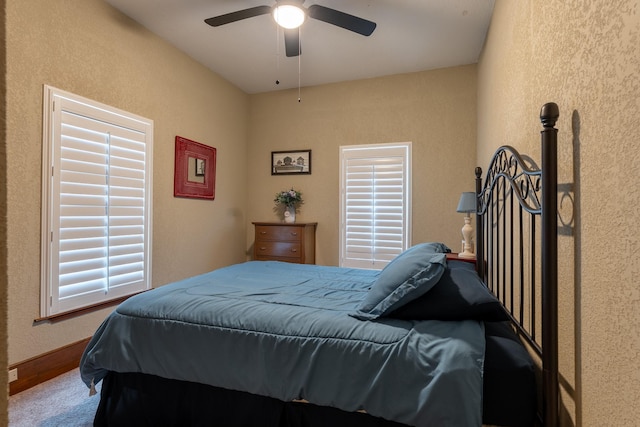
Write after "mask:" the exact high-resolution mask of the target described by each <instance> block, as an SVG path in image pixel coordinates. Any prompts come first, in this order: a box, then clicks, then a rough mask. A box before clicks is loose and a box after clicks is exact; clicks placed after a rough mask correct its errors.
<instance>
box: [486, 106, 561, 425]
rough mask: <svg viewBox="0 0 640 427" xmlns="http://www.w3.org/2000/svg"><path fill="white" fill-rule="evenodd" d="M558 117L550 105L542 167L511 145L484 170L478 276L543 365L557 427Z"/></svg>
mask: <svg viewBox="0 0 640 427" xmlns="http://www.w3.org/2000/svg"><path fill="white" fill-rule="evenodd" d="M558 117H559V110H558V106H557V105H556V104H555V103H548V104H545V105H544V106H543V107H542V110H541V112H540V120H541V122H542V125H543V130H542V131H541V138H542V160H541V166H540V167H537V166H536V165H535V164H534V162H533V161H532V160H531V159H529V158H528V157H526V156H522V155H521V154H520V153H518V151H517V150H516V149H515V148H513V147H510V146H503V147H500V148H499V149H498V150H497V151H496V153H495V154H494V156H493V158H492V159H491V163H490V164H489V168H488V170H487V173H486V178H485V180H484V183H483V181H482V177H481V175H482V169H481V168H476V194H477V198H478V209H477V212H478V214H477V216H476V232H477V237H476V242H477V248H476V254H477V268H478V273H479V275H480V277H482V278H483V279H484V281H485V283H486V284H487V287H489V289H490V290H491V291H492V292H493V293H494V294H495V295H496V297H498V299H500V301H501V302H502V304H503V305H504V307H505V309H506V310H507V312H508V313H509V315H510V317H511V319H512V321H513V324H514V325H515V327H516V329H517V330H518V332H519V334H520V335H521V336H522V337H523V338H524V339H525V340H526V341H527V343H528V344H529V345H530V346H531V348H532V349H533V350H534V351H535V352H536V353H537V354H538V356H539V357H540V359H541V361H542V395H543V405H542V409H543V411H542V412H543V415H542V418H543V420H544V425H545V426H551V427H553V426H556V425H557V423H558V314H557V306H558V303H557V284H558V264H557V260H558V248H557V247H558V244H557V242H558V237H557V208H558V207H557V182H558V172H557V133H558V131H557V129H555V127H554V126H555V124H556V121H557V119H558ZM538 229H540V231H538Z"/></svg>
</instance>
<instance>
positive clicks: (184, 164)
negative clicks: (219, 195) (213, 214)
mask: <svg viewBox="0 0 640 427" xmlns="http://www.w3.org/2000/svg"><path fill="white" fill-rule="evenodd" d="M173 195H174V197H190V198H196V199H210V200H213V199H214V198H215V195H216V149H215V148H213V147H210V146H208V145H204V144H201V143H199V142H195V141H191V140H190V139H187V138H183V137H181V136H176V156H175V169H174V177H173Z"/></svg>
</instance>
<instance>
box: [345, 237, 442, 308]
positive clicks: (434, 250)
mask: <svg viewBox="0 0 640 427" xmlns="http://www.w3.org/2000/svg"><path fill="white" fill-rule="evenodd" d="M448 250H449V248H447V247H446V246H445V245H443V244H442V243H421V244H419V245H416V246H413V247H411V248H409V249H407V250H406V251H404V252H403V253H401V254H400V255H398V256H397V257H396V258H395V259H393V260H392V261H391V262H390V263H389V264H387V266H386V267H385V268H384V269H383V270H382V271H381V272H380V275H379V276H378V279H377V280H376V281H375V283H374V284H373V286H371V289H370V290H369V292H368V293H367V295H366V296H365V298H364V300H363V301H362V303H360V305H359V306H358V309H357V311H356V312H355V313H350V315H351V316H353V317H355V318H357V319H360V320H374V319H377V318H378V317H381V316H384V315H385V314H387V313H389V312H391V311H393V310H395V309H397V308H398V307H401V306H402V305H404V304H406V303H408V302H409V301H412V300H414V299H416V298H418V297H420V296H421V295H423V294H424V293H426V292H427V291H428V290H429V289H431V288H432V287H433V286H434V285H435V284H436V283H438V280H440V277H441V276H442V274H443V273H444V270H445V267H446V265H447V259H446V255H445V252H447V251H448Z"/></svg>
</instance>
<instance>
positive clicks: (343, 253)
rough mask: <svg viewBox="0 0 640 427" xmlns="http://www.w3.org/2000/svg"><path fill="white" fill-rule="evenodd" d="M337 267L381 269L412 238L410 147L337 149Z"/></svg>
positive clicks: (407, 145) (383, 145) (347, 147)
mask: <svg viewBox="0 0 640 427" xmlns="http://www.w3.org/2000/svg"><path fill="white" fill-rule="evenodd" d="M340 174H341V176H340V183H341V198H340V212H341V220H340V225H341V232H340V266H342V267H357V268H369V269H381V268H383V267H384V266H385V265H387V264H388V263H389V261H391V260H392V259H393V258H395V257H396V256H397V255H398V254H399V253H400V252H402V251H403V250H405V249H407V248H408V246H409V240H410V237H409V236H410V235H411V230H410V225H411V209H410V206H411V204H410V201H411V143H396V144H376V145H354V146H344V147H340Z"/></svg>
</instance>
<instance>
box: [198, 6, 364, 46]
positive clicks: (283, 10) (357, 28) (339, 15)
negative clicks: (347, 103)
mask: <svg viewBox="0 0 640 427" xmlns="http://www.w3.org/2000/svg"><path fill="white" fill-rule="evenodd" d="M303 3H304V0H297V1H287V0H276V4H275V5H273V6H256V7H250V8H248V9H243V10H238V11H236V12H231V13H226V14H224V15H219V16H214V17H213V18H208V19H205V20H204V22H206V23H207V24H209V25H211V26H212V27H219V26H221V25H225V24H230V23H232V22H236V21H240V20H242V19H247V18H253V17H254V16H260V15H267V14H272V15H273V18H274V19H275V21H276V22H277V23H278V25H280V26H281V27H282V28H283V29H284V45H285V51H286V55H287V56H288V57H292V56H298V55H300V54H301V53H302V52H301V51H300V33H299V32H298V27H300V25H302V23H303V22H304V20H305V18H306V17H307V16H308V17H309V18H313V19H317V20H319V21H323V22H327V23H329V24H333V25H335V26H338V27H341V28H344V29H345V30H349V31H353V32H354V33H358V34H361V35H363V36H370V35H371V33H373V30H375V29H376V23H375V22H371V21H368V20H366V19H363V18H359V17H357V16H354V15H350V14H348V13H345V12H340V11H339V10H336V9H331V8H329V7H325V6H320V5H319V4H312V5H311V6H309V7H308V8H305V7H303V6H302V4H303ZM289 19H292V21H289Z"/></svg>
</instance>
